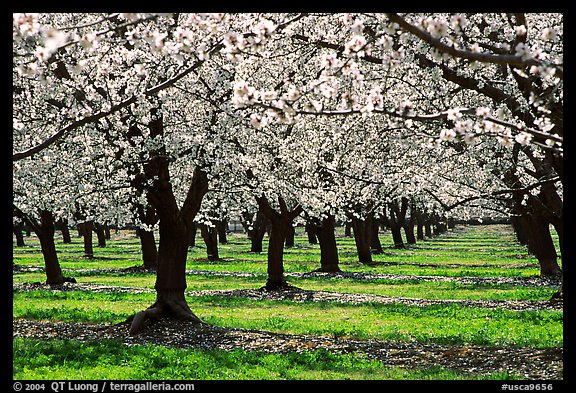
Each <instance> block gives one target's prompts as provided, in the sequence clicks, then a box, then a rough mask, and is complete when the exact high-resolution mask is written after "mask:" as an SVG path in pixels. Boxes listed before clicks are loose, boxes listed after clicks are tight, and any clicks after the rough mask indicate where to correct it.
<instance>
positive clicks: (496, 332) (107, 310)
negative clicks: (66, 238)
mask: <svg viewBox="0 0 576 393" xmlns="http://www.w3.org/2000/svg"><path fill="white" fill-rule="evenodd" d="M153 301H154V294H153V293H144V294H128V293H91V292H84V291H66V292H52V291H33V292H15V293H14V306H13V314H14V317H16V318H30V319H52V320H66V321H81V322H108V323H118V322H121V321H123V320H125V319H126V318H127V317H128V316H130V315H132V314H134V313H135V312H138V311H140V310H142V309H143V308H146V307H147V306H149V305H150V304H151V303H153ZM187 302H188V304H189V305H190V307H191V308H192V310H194V312H195V313H196V314H197V315H198V316H199V317H200V318H201V319H203V320H204V321H205V322H207V323H209V324H212V325H215V326H222V327H231V328H245V329H256V330H267V331H273V332H278V333H291V334H316V335H324V336H333V337H346V338H357V339H377V340H399V341H406V342H409V341H418V342H422V343H439V344H462V345H465V344H476V345H489V346H502V345H504V346H506V345H514V346H533V347H554V346H561V345H562V343H563V338H562V337H563V335H562V317H563V315H562V312H559V311H547V310H542V311H522V312H518V311H507V310H502V309H495V310H491V309H482V308H476V307H465V306H461V305H458V304H449V305H430V306H425V307H419V306H409V305H404V304H400V303H387V304H380V303H362V304H343V303H337V302H301V303H298V302H293V301H288V300H281V301H276V300H259V301H255V300H252V299H246V298H224V297H220V296H188V297H187Z"/></svg>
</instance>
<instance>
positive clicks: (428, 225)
mask: <svg viewBox="0 0 576 393" xmlns="http://www.w3.org/2000/svg"><path fill="white" fill-rule="evenodd" d="M424 234H425V235H426V237H427V238H431V237H432V236H434V233H433V232H432V221H431V220H430V218H427V219H426V221H425V222H424Z"/></svg>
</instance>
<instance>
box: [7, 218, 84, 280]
mask: <svg viewBox="0 0 576 393" xmlns="http://www.w3.org/2000/svg"><path fill="white" fill-rule="evenodd" d="M14 213H15V215H17V217H19V218H21V219H22V220H24V221H25V223H26V224H27V225H29V227H30V228H31V229H32V230H33V231H34V232H35V233H36V236H38V239H39V240H40V248H41V249H42V256H43V257H44V270H45V272H46V284H48V285H51V286H52V285H62V284H64V283H65V282H76V280H75V279H74V278H72V277H64V275H63V274H62V269H61V268H60V262H59V261H58V254H57V252H56V244H55V242H54V233H55V231H56V228H55V226H54V216H53V215H52V212H50V211H48V210H40V212H39V213H40V219H39V220H35V219H33V218H31V217H29V216H28V215H26V214H24V213H23V212H22V211H20V210H19V209H18V208H16V207H14Z"/></svg>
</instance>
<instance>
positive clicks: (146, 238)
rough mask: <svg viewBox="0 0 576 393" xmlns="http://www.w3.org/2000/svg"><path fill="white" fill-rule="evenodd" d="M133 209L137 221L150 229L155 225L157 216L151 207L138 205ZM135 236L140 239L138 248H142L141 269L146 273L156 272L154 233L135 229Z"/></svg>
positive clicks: (156, 254)
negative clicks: (146, 271)
mask: <svg viewBox="0 0 576 393" xmlns="http://www.w3.org/2000/svg"><path fill="white" fill-rule="evenodd" d="M135 208H136V211H137V213H138V219H139V220H140V221H141V222H142V223H143V224H146V225H147V226H148V227H150V228H153V227H154V225H156V223H157V222H158V216H157V215H156V211H155V210H154V207H153V206H151V205H150V204H148V205H146V206H144V205H142V204H141V203H138V205H137V206H136V207H135ZM136 234H137V235H138V237H139V238H140V246H141V248H142V267H143V268H145V269H146V270H148V271H156V269H157V267H158V249H157V247H156V239H155V238H154V231H153V230H145V229H143V228H137V229H136Z"/></svg>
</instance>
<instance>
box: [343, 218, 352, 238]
mask: <svg viewBox="0 0 576 393" xmlns="http://www.w3.org/2000/svg"><path fill="white" fill-rule="evenodd" d="M344 236H345V237H352V222H350V221H347V222H346V223H345V224H344Z"/></svg>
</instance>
